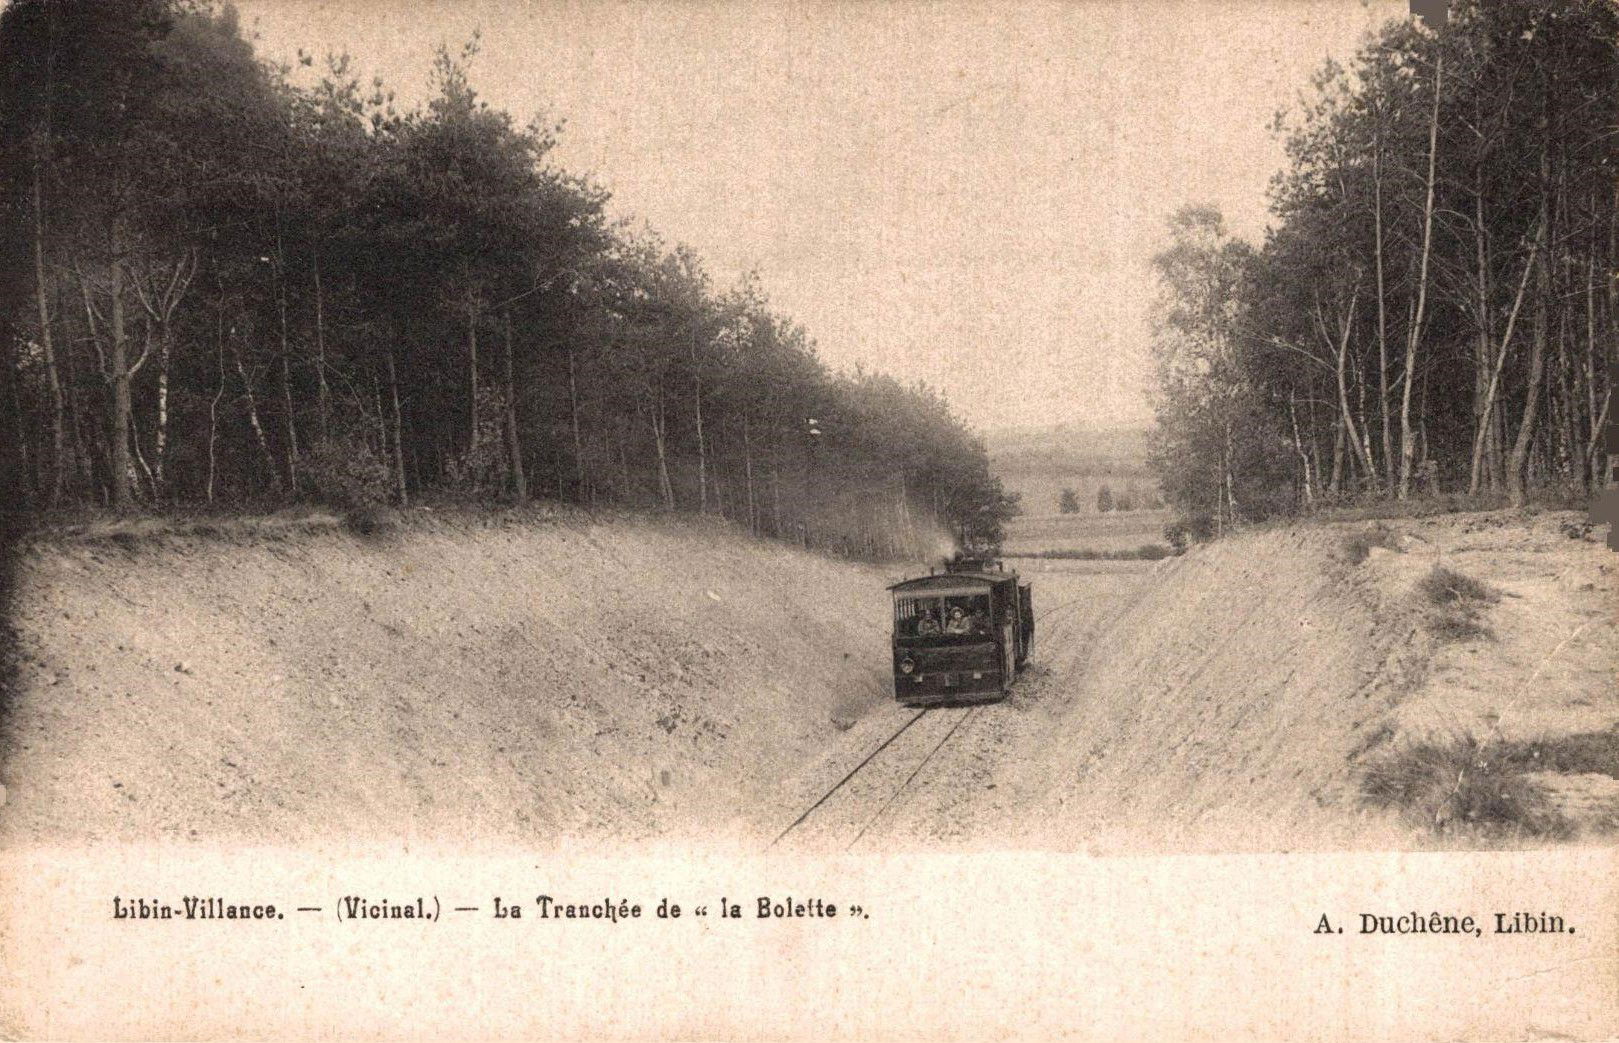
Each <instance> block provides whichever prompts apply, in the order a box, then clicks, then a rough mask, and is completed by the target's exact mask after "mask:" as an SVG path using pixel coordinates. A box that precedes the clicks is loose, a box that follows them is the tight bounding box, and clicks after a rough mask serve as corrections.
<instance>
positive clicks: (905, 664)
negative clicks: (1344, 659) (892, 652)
mask: <svg viewBox="0 0 1619 1043" xmlns="http://www.w3.org/2000/svg"><path fill="white" fill-rule="evenodd" d="M899 669H900V673H903V674H908V673H910V672H911V671H912V670H915V669H916V664H915V663H914V662H912V661H911V657H910V656H906V657H905V658H904V659H901V660H900V661H899Z"/></svg>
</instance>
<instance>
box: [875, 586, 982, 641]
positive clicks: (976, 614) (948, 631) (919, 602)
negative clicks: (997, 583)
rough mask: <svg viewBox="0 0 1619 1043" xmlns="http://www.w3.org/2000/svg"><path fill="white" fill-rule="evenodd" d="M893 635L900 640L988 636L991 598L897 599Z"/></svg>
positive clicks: (974, 595)
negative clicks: (904, 638) (908, 638)
mask: <svg viewBox="0 0 1619 1043" xmlns="http://www.w3.org/2000/svg"><path fill="white" fill-rule="evenodd" d="M894 633H895V634H896V635H898V636H899V637H940V636H944V637H972V636H978V637H985V636H988V635H989V633H990V626H989V596H988V595H987V594H971V595H955V596H949V597H912V598H897V599H895V601H894Z"/></svg>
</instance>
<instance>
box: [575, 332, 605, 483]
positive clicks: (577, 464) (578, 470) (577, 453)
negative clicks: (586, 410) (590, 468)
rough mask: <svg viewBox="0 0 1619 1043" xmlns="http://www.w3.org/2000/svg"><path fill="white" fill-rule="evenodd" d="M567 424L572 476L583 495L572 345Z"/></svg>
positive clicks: (577, 397)
mask: <svg viewBox="0 0 1619 1043" xmlns="http://www.w3.org/2000/svg"><path fill="white" fill-rule="evenodd" d="M568 426H569V427H570V428H571V429H572V432H573V469H574V477H575V479H576V480H577V481H578V483H579V491H578V495H579V497H580V498H581V499H583V498H584V496H585V488H586V482H585V447H584V441H583V440H582V439H581V438H580V437H579V377H578V374H577V372H576V367H575V363H574V355H573V346H572V345H571V344H570V345H569V346H568ZM608 466H609V467H611V466H612V458H611V457H609V458H608Z"/></svg>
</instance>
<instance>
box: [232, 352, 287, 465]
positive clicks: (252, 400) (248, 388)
mask: <svg viewBox="0 0 1619 1043" xmlns="http://www.w3.org/2000/svg"><path fill="white" fill-rule="evenodd" d="M231 355H232V356H233V357H235V359H236V373H237V375H238V376H240V377H241V378H242V391H243V393H244V394H245V395H246V396H247V419H248V423H249V424H250V425H251V426H252V428H253V438H254V441H256V442H257V443H258V447H259V455H260V456H262V457H264V467H265V473H266V474H268V475H269V476H270V482H271V484H272V485H273V486H277V487H278V486H280V484H281V480H280V478H279V471H278V468H277V466H276V462H275V454H274V453H272V452H271V451H270V440H269V439H268V438H266V437H265V434H264V424H263V423H262V422H261V421H260V420H259V404H258V396H257V395H255V394H254V392H253V379H252V378H251V377H250V376H248V373H247V366H246V365H245V364H244V363H243V362H242V352H241V350H240V349H239V348H237V347H236V345H234V344H232V345H231Z"/></svg>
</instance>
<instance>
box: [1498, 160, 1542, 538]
mask: <svg viewBox="0 0 1619 1043" xmlns="http://www.w3.org/2000/svg"><path fill="white" fill-rule="evenodd" d="M1545 162H1546V160H1545V157H1544V154H1543V155H1542V159H1541V163H1542V167H1544V165H1545ZM1541 191H1542V193H1544V192H1545V187H1544V182H1542V189H1541ZM1546 220H1547V214H1546V200H1545V196H1544V194H1542V196H1541V204H1540V239H1541V241H1542V243H1544V240H1545V239H1546V237H1547V229H1546ZM1535 289H1536V297H1537V298H1538V299H1537V301H1536V302H1535V330H1534V335H1533V336H1532V337H1531V338H1530V346H1529V383H1528V387H1527V388H1526V389H1525V390H1524V404H1523V420H1522V422H1521V423H1520V424H1519V425H1518V435H1517V437H1516V438H1515V439H1513V442H1512V454H1511V455H1510V456H1509V457H1508V458H1507V475H1506V478H1507V502H1508V503H1509V504H1511V505H1512V506H1514V507H1522V506H1523V501H1524V482H1523V478H1524V476H1523V469H1524V463H1525V461H1526V459H1527V458H1528V455H1529V442H1530V440H1531V439H1532V438H1533V437H1534V434H1535V417H1536V413H1537V412H1538V411H1539V408H1540V379H1541V375H1542V372H1543V371H1544V369H1545V363H1546V337H1547V329H1546V324H1547V317H1546V305H1547V301H1548V300H1549V299H1550V297H1551V264H1550V263H1548V262H1542V264H1541V265H1540V268H1539V271H1538V274H1537V275H1536V277H1535Z"/></svg>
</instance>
